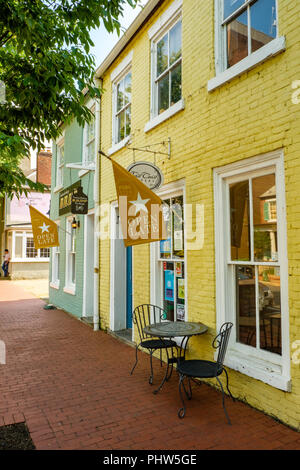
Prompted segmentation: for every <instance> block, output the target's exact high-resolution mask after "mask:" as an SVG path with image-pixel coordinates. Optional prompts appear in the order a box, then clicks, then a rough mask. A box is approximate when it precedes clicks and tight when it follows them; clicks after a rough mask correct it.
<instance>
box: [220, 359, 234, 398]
mask: <svg viewBox="0 0 300 470" xmlns="http://www.w3.org/2000/svg"><path fill="white" fill-rule="evenodd" d="M223 370H224V372H225V375H226V388H227V392H228V393H229V395H230V397H231V398H232V400H233V401H235V398H234V396H233V395H232V393H231V391H230V390H229V378H228V372H227V370H226V369H225V367H223Z"/></svg>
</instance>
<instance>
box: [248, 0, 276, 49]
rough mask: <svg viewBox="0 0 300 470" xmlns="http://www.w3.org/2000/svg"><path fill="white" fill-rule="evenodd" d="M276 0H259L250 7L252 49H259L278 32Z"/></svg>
mask: <svg viewBox="0 0 300 470" xmlns="http://www.w3.org/2000/svg"><path fill="white" fill-rule="evenodd" d="M275 2H276V0H259V1H258V2H255V3H254V4H253V5H252V6H251V9H250V15H251V50H252V52H254V51H257V49H260V48H261V47H262V46H264V45H265V44H268V43H269V42H270V41H272V40H273V39H274V38H275V37H276V34H277V24H276V3H275Z"/></svg>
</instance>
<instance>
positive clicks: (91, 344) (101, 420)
mask: <svg viewBox="0 0 300 470" xmlns="http://www.w3.org/2000/svg"><path fill="white" fill-rule="evenodd" d="M3 284H4V283H2V284H1V283H0V339H1V340H4V341H5V343H6V347H7V364H6V365H5V366H4V365H0V371H1V381H0V426H1V425H3V424H12V423H14V422H16V423H17V422H22V421H26V423H27V425H28V427H29V431H30V433H31V436H32V439H33V441H34V443H35V445H36V447H37V448H38V449H107V450H110V449H148V450H155V449H166V450H169V449H173V450H175V449H191V450H194V449H199V450H201V449H298V450H299V449H300V433H297V432H295V431H293V430H291V429H289V428H287V427H285V426H284V425H281V424H279V423H277V422H276V421H274V420H272V419H271V418H269V417H267V416H265V415H263V414H262V413H260V412H258V411H255V410H253V409H251V408H250V407H248V406H246V405H244V404H243V403H240V402H236V403H233V402H231V401H230V400H229V399H227V401H226V403H227V409H228V412H229V415H230V417H231V420H232V423H233V425H232V426H231V427H230V426H228V425H227V424H226V420H225V416H224V412H223V408H222V402H221V394H220V393H219V392H217V391H215V390H214V389H213V388H211V387H208V386H206V385H202V387H196V390H195V391H194V397H193V400H192V401H191V402H189V403H188V406H187V414H186V417H185V419H184V420H179V419H178V417H177V410H178V407H179V405H180V400H179V396H178V380H177V377H176V373H175V374H174V375H173V377H172V379H171V381H170V382H169V383H167V384H166V385H165V386H164V388H163V390H162V391H161V392H160V393H159V394H158V395H153V394H152V390H153V388H151V387H150V386H149V384H148V381H147V378H148V373H149V362H148V357H147V356H146V355H145V354H142V353H140V361H139V364H138V366H137V368H136V370H135V373H134V375H133V376H130V369H131V366H132V364H133V362H134V355H135V351H134V349H132V348H130V347H129V346H127V345H125V344H123V343H121V342H119V341H118V340H116V339H114V338H113V337H111V336H110V335H107V334H105V333H103V332H93V331H92V329H91V328H89V327H88V326H86V325H84V324H83V323H81V322H80V321H78V320H76V319H75V318H72V317H71V316H70V315H68V314H66V313H64V312H62V311H60V310H44V309H43V306H44V303H43V302H42V301H41V300H39V299H30V298H28V295H27V293H26V294H25V295H23V294H22V292H21V291H20V288H19V287H16V286H15V285H14V284H13V282H12V283H5V286H3ZM14 297H15V298H19V299H23V300H17V301H12V300H11V301H5V299H12V298H14ZM155 372H157V374H156V380H155V383H158V381H159V378H160V377H162V373H163V369H160V365H159V361H156V360H155Z"/></svg>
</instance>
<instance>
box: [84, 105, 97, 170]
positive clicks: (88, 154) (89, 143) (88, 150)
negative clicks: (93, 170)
mask: <svg viewBox="0 0 300 470" xmlns="http://www.w3.org/2000/svg"><path fill="white" fill-rule="evenodd" d="M90 109H91V112H92V113H93V117H92V120H91V122H89V123H86V124H85V126H84V131H83V132H84V135H83V152H82V155H83V162H82V163H83V165H87V166H89V165H92V164H93V163H94V162H95V151H96V135H95V105H93V106H92V107H91V108H90Z"/></svg>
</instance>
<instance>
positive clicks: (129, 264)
mask: <svg viewBox="0 0 300 470" xmlns="http://www.w3.org/2000/svg"><path fill="white" fill-rule="evenodd" d="M126 272H127V275H126V328H132V247H131V246H129V247H128V248H126Z"/></svg>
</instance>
